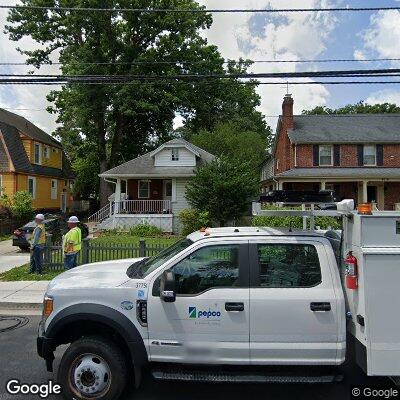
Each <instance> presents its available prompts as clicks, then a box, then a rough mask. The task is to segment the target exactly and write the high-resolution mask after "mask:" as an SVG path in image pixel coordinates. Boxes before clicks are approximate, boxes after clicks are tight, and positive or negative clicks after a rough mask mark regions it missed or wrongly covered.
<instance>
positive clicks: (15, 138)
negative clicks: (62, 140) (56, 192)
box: [0, 121, 74, 179]
mask: <svg viewBox="0 0 400 400" xmlns="http://www.w3.org/2000/svg"><path fill="white" fill-rule="evenodd" d="M0 132H1V134H2V135H3V140H4V143H5V145H6V146H7V150H8V154H9V155H10V157H11V161H12V163H13V165H14V168H15V171H16V172H24V173H27V174H37V175H46V176H51V177H56V178H67V179H73V178H74V173H73V171H72V169H71V165H70V162H69V160H68V159H67V158H66V157H65V155H64V154H63V168H62V169H58V168H52V167H46V166H44V165H37V164H31V162H30V161H29V158H28V155H27V154H26V151H25V148H24V145H23V143H22V140H21V138H20V136H19V130H18V129H17V128H16V127H14V126H10V125H8V124H6V123H4V122H1V121H0ZM0 150H2V151H4V154H3V153H2V151H0V158H4V156H6V157H7V154H6V152H5V149H4V148H3V149H0ZM0 168H1V171H2V172H7V171H8V170H9V169H8V158H7V163H3V162H2V163H1V166H0Z"/></svg>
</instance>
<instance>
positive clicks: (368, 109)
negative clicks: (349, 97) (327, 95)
mask: <svg viewBox="0 0 400 400" xmlns="http://www.w3.org/2000/svg"><path fill="white" fill-rule="evenodd" d="M391 113H400V107H398V106H397V105H396V104H391V103H382V104H366V103H365V102H364V101H360V102H358V103H356V104H348V105H347V106H344V107H340V108H337V109H332V108H328V107H325V106H318V107H315V108H313V109H312V110H303V112H302V114H304V115H312V114H319V115H324V114H391Z"/></svg>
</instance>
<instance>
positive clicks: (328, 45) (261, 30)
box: [0, 0, 400, 133]
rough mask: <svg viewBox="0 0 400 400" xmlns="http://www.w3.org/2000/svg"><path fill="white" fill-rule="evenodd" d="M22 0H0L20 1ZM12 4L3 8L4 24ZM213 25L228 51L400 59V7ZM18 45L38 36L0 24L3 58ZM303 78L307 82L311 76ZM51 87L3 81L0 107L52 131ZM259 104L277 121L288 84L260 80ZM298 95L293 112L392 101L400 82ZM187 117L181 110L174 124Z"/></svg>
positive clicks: (295, 67)
mask: <svg viewBox="0 0 400 400" xmlns="http://www.w3.org/2000/svg"><path fill="white" fill-rule="evenodd" d="M15 3H17V1H16V0H8V1H6V0H0V4H15ZM199 3H200V4H203V5H205V6H206V7H208V8H233V9H234V8H257V9H261V8H295V7H296V8H297V7H298V8H319V7H321V8H327V7H335V6H340V7H346V6H350V7H368V6H370V7H374V6H378V5H379V6H388V7H390V6H400V0H379V1H378V0H347V1H345V0H296V1H295V2H294V1H293V0H229V1H228V0H199ZM6 15H7V11H6V10H0V24H1V26H4V24H5V19H6ZM213 21H214V22H213V25H212V27H211V29H209V30H207V31H204V32H202V35H203V36H205V37H206V38H207V39H208V41H209V43H212V44H215V45H217V46H218V48H219V51H220V52H221V54H222V56H223V57H225V58H229V59H238V58H239V57H243V58H246V59H253V60H302V59H303V60H304V59H309V60H318V59H327V58H330V59H332V58H336V59H337V58H346V59H348V58H349V59H353V58H355V59H369V58H400V12H399V11H378V12H342V13H339V12H338V13H293V14H281V13H277V14H275V13H274V14H214V18H213ZM17 47H22V48H24V49H25V48H29V49H34V48H35V43H34V42H33V41H32V40H30V39H23V40H22V41H20V42H18V43H15V42H12V41H10V40H9V39H8V37H7V35H5V34H4V33H3V32H2V30H1V31H0V62H15V61H16V62H23V61H24V56H21V55H20V54H19V53H18V51H17V49H16V48H17ZM396 67H397V68H399V67H400V63H399V62H360V63H323V64H320V63H310V64H304V63H298V62H296V63H291V64H280V63H274V64H262V63H257V64H254V65H253V66H252V67H251V72H295V71H318V70H334V69H357V68H359V69H363V68H366V69H369V68H396ZM30 69H32V68H31V67H29V68H28V67H26V66H22V67H4V66H0V73H15V74H16V73H25V72H27V71H29V70H30ZM55 71H57V70H56V68H55V67H45V68H42V69H41V71H40V73H49V72H50V73H54V72H55ZM306 80H307V79H305V80H304V81H306ZM49 91H50V88H48V87H46V86H28V85H27V86H17V85H13V86H7V85H0V107H3V108H8V109H10V111H13V112H16V113H18V114H21V115H23V116H25V117H26V118H28V119H29V120H31V121H32V122H34V123H36V124H37V125H38V126H40V127H41V128H42V129H44V130H45V131H47V132H49V133H51V132H52V131H53V130H54V129H55V127H56V126H57V125H56V122H55V116H54V115H51V114H48V113H47V111H46V110H45V109H46V107H47V106H49V105H50V104H49V103H48V102H47V100H46V95H47V94H48V92H49ZM257 91H258V93H259V94H260V96H261V105H260V111H261V112H263V113H264V114H265V115H266V116H267V122H268V123H269V124H270V125H271V126H272V128H274V127H275V125H276V119H277V118H276V116H277V115H279V114H280V112H281V104H282V99H283V96H284V95H285V93H286V91H287V88H286V86H285V85H283V86H281V85H277V86H267V85H265V86H259V87H258V89H257ZM289 92H290V93H291V94H292V95H293V98H294V102H295V110H294V111H295V113H301V111H302V110H304V109H310V108H313V107H315V106H328V107H331V108H336V107H340V106H344V105H346V104H350V103H355V102H358V101H360V100H363V101H366V102H367V103H377V102H379V103H380V102H393V103H398V104H399V105H400V84H395V85H352V86H349V85H346V86H344V85H340V86H329V85H325V86H323V85H297V86H296V85H292V86H290V85H289ZM181 123H182V121H181V119H180V118H179V117H177V118H176V121H175V125H176V126H179V125H180V124H181Z"/></svg>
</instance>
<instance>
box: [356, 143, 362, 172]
mask: <svg viewBox="0 0 400 400" xmlns="http://www.w3.org/2000/svg"><path fill="white" fill-rule="evenodd" d="M357 154H358V166H359V167H362V166H363V165H364V146H363V145H362V144H359V145H358V146H357Z"/></svg>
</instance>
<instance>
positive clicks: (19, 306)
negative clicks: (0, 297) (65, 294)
mask: <svg viewBox="0 0 400 400" xmlns="http://www.w3.org/2000/svg"><path fill="white" fill-rule="evenodd" d="M41 308H42V303H18V302H13V301H0V310H40V309H41Z"/></svg>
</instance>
